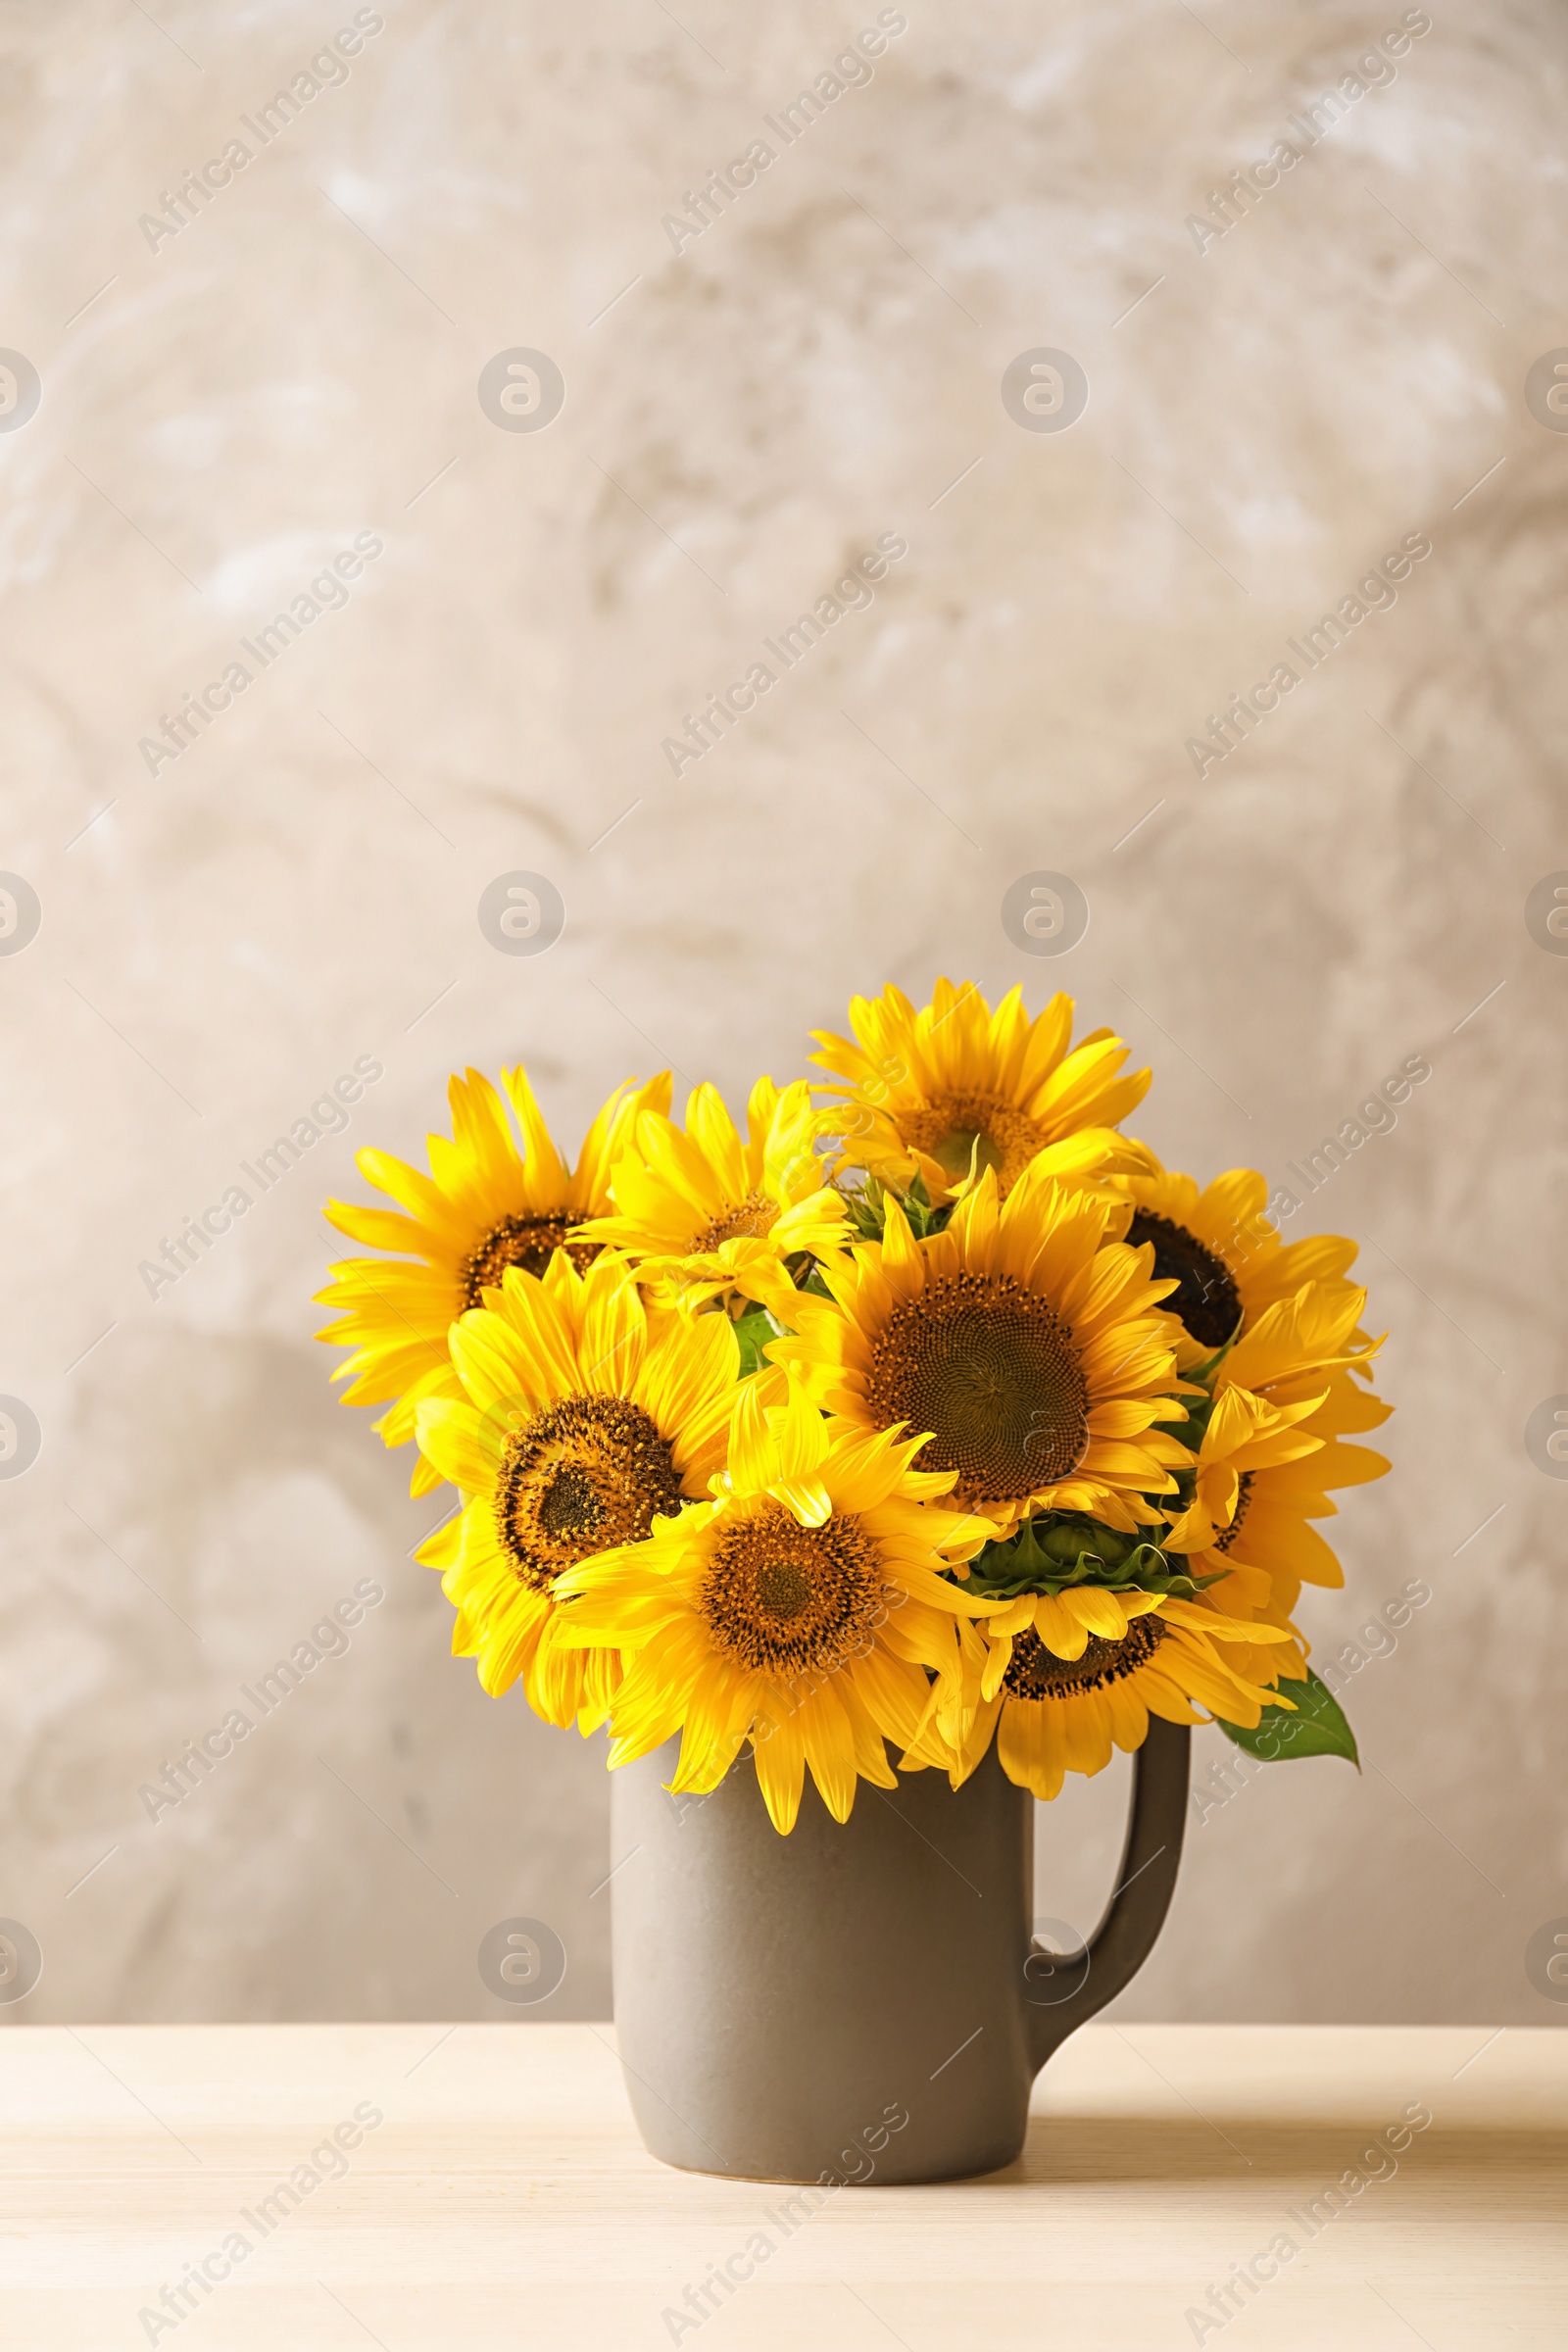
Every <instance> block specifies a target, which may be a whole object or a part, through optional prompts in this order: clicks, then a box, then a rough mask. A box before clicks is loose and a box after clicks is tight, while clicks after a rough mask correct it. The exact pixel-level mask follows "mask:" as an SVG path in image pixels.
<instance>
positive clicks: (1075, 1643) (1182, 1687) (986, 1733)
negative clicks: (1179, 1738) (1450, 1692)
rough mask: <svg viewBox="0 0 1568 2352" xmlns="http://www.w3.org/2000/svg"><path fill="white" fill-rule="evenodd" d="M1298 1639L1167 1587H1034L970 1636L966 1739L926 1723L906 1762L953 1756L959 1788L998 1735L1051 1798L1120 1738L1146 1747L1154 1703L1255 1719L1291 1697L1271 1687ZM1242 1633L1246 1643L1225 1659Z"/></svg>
mask: <svg viewBox="0 0 1568 2352" xmlns="http://www.w3.org/2000/svg"><path fill="white" fill-rule="evenodd" d="M1290 1640H1291V1638H1290V1636H1289V1635H1288V1634H1287V1633H1285V1632H1284V1631H1282V1630H1280V1629H1279V1628H1276V1627H1272V1626H1270V1627H1267V1628H1263V1627H1260V1626H1256V1625H1239V1624H1233V1623H1232V1622H1231V1621H1230V1620H1229V1619H1227V1618H1224V1617H1221V1616H1220V1615H1218V1614H1217V1612H1215V1611H1214V1610H1212V1609H1206V1610H1205V1609H1202V1608H1200V1607H1199V1606H1198V1605H1197V1604H1196V1603H1194V1602H1191V1601H1185V1600H1179V1599H1175V1598H1173V1597H1171V1596H1170V1595H1168V1594H1164V1593H1109V1592H1106V1591H1104V1590H1103V1589H1096V1588H1094V1587H1085V1586H1079V1587H1076V1588H1074V1589H1072V1590H1071V1591H1068V1592H1064V1593H1061V1594H1060V1596H1059V1597H1058V1598H1055V1599H1053V1598H1052V1597H1051V1596H1050V1595H1048V1594H1046V1593H1024V1594H1023V1595H1022V1597H1021V1598H1020V1599H1018V1600H1017V1601H1015V1602H1014V1603H1013V1604H1012V1606H1011V1607H1010V1608H1009V1609H1007V1610H1006V1611H1005V1612H1004V1613H1003V1614H1001V1615H996V1616H991V1617H988V1618H987V1619H986V1620H985V1622H984V1624H983V1625H981V1626H978V1627H976V1628H974V1629H973V1630H972V1631H971V1632H970V1633H969V1634H968V1635H967V1637H966V1642H965V1647H966V1650H967V1651H968V1653H969V1657H970V1661H971V1666H973V1664H974V1663H975V1662H976V1656H977V1653H978V1662H979V1704H978V1707H977V1709H976V1711H975V1714H974V1718H973V1722H972V1724H971V1726H970V1728H969V1730H968V1732H967V1734H966V1736H965V1737H964V1739H963V1740H961V1742H958V1743H956V1746H955V1747H953V1748H948V1747H946V1746H945V1745H944V1742H943V1740H942V1737H941V1728H940V1726H928V1727H927V1728H926V1730H925V1731H924V1732H923V1733H922V1735H921V1738H920V1739H919V1740H918V1741H917V1742H916V1743H915V1745H914V1747H913V1749H912V1751H911V1752H910V1753H909V1754H908V1755H907V1756H906V1757H905V1758H904V1762H905V1764H906V1765H907V1766H910V1767H914V1768H918V1767H919V1766H920V1765H922V1764H926V1765H936V1766H940V1767H944V1768H945V1769H946V1770H947V1771H948V1773H949V1776H950V1778H951V1779H952V1781H953V1785H954V1787H955V1788H958V1787H959V1786H960V1785H961V1784H962V1783H963V1782H964V1781H965V1780H967V1779H968V1777H969V1775H970V1773H972V1772H973V1771H974V1769H975V1767H976V1765H977V1764H979V1763H980V1761H981V1759H982V1758H983V1757H984V1755H985V1753H986V1750H987V1748H988V1747H989V1746H990V1745H991V1741H992V1738H993V1735H995V1738H996V1742H997V1755H998V1758H999V1759H1000V1761H1001V1764H1002V1769H1003V1771H1004V1772H1005V1774H1006V1776H1007V1778H1008V1780H1009V1781H1012V1782H1013V1783H1014V1784H1015V1785H1016V1786H1017V1787H1018V1788H1020V1789H1029V1790H1030V1792H1031V1794H1033V1795H1035V1796H1037V1797H1040V1798H1041V1799H1043V1800H1046V1801H1049V1800H1050V1799H1051V1798H1052V1797H1054V1796H1056V1795H1057V1794H1059V1792H1060V1789H1061V1784H1062V1777H1063V1775H1064V1774H1065V1773H1068V1772H1082V1773H1096V1772H1099V1771H1100V1770H1101V1769H1102V1767H1103V1765H1105V1764H1108V1763H1109V1761H1110V1751H1111V1748H1112V1746H1115V1747H1119V1748H1123V1749H1128V1750H1130V1749H1133V1748H1136V1747H1141V1746H1142V1744H1143V1742H1144V1739H1145V1737H1146V1735H1147V1733H1148V1730H1149V1718H1150V1716H1151V1715H1159V1716H1162V1717H1163V1718H1164V1719H1165V1721H1166V1722H1167V1723H1201V1722H1202V1721H1204V1720H1205V1718H1204V1717H1203V1716H1201V1715H1200V1714H1198V1713H1197V1711H1196V1709H1197V1708H1198V1707H1200V1706H1201V1707H1206V1708H1207V1709H1208V1710H1209V1713H1210V1714H1211V1715H1219V1716H1223V1718H1224V1720H1225V1721H1226V1722H1227V1723H1237V1724H1243V1725H1245V1726H1247V1727H1248V1728H1249V1729H1251V1728H1254V1727H1255V1726H1256V1724H1257V1722H1258V1719H1259V1716H1260V1714H1261V1712H1262V1709H1263V1708H1264V1707H1265V1706H1266V1705H1269V1704H1274V1705H1277V1706H1287V1707H1288V1706H1290V1705H1291V1703H1292V1702H1291V1701H1290V1700H1289V1699H1285V1698H1282V1697H1281V1696H1280V1694H1279V1692H1278V1691H1275V1690H1274V1689H1272V1688H1271V1685H1272V1683H1273V1681H1274V1680H1275V1679H1277V1676H1278V1674H1279V1673H1280V1672H1282V1671H1283V1672H1284V1673H1285V1674H1287V1675H1289V1674H1290V1672H1291V1668H1292V1664H1293V1662H1295V1661H1297V1660H1298V1653H1297V1652H1296V1650H1295V1648H1294V1646H1290ZM1233 1642H1240V1643H1244V1644H1246V1645H1247V1647H1246V1651H1245V1653H1235V1652H1233V1656H1232V1658H1231V1659H1227V1658H1226V1656H1225V1655H1223V1654H1222V1652H1223V1650H1224V1648H1225V1647H1226V1646H1227V1645H1228V1644H1230V1643H1233ZM1265 1643H1272V1644H1276V1645H1279V1646H1278V1656H1279V1660H1280V1663H1279V1665H1277V1666H1272V1665H1271V1666H1269V1667H1268V1669H1267V1680H1263V1681H1259V1680H1255V1679H1252V1675H1251V1673H1250V1672H1249V1670H1248V1668H1249V1665H1250V1660H1251V1659H1253V1658H1256V1657H1259V1656H1261V1655H1263V1654H1264V1653H1263V1650H1262V1647H1261V1645H1262V1644H1265ZM1243 1655H1245V1657H1246V1659H1247V1661H1248V1664H1247V1665H1244V1664H1243V1663H1242V1662H1241V1659H1242V1656H1243Z"/></svg>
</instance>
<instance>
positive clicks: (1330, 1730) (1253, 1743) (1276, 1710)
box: [1219, 1666, 1361, 1772]
mask: <svg viewBox="0 0 1568 2352" xmlns="http://www.w3.org/2000/svg"><path fill="white" fill-rule="evenodd" d="M1279 1687H1280V1689H1281V1690H1282V1691H1285V1693H1286V1694H1287V1696H1289V1697H1291V1698H1294V1699H1295V1701H1296V1712H1295V1713H1294V1714H1292V1713H1291V1712H1290V1710H1289V1709H1288V1708H1285V1707H1265V1708H1264V1709H1263V1712H1262V1715H1261V1717H1260V1718H1259V1721H1258V1726H1257V1729H1256V1731H1255V1732H1249V1731H1245V1730H1244V1729H1243V1728H1242V1726H1241V1725H1240V1724H1239V1723H1226V1722H1225V1721H1224V1719H1223V1718H1220V1723H1219V1728H1220V1730H1221V1731H1222V1732H1223V1733H1224V1735H1225V1737H1226V1739H1227V1740H1235V1742H1236V1744H1237V1746H1238V1747H1245V1748H1246V1750H1247V1752H1248V1754H1249V1755H1250V1756H1260V1757H1261V1758H1262V1759H1263V1761H1264V1763H1266V1764H1274V1763H1280V1764H1283V1763H1285V1762H1286V1761H1288V1760H1289V1759H1290V1758H1291V1757H1293V1756H1344V1757H1345V1758H1346V1759H1347V1761H1348V1762H1349V1763H1351V1764H1353V1765H1354V1766H1355V1768H1356V1770H1357V1772H1359V1771H1360V1769H1361V1759H1360V1757H1359V1755H1358V1754H1357V1753H1356V1747H1355V1734H1354V1733H1353V1732H1352V1731H1351V1729H1350V1727H1349V1725H1348V1723H1347V1721H1346V1719H1345V1712H1344V1710H1343V1708H1342V1707H1341V1705H1340V1702H1339V1700H1338V1699H1337V1698H1336V1697H1335V1695H1334V1693H1333V1691H1330V1689H1329V1688H1328V1686H1327V1684H1326V1683H1320V1682H1319V1681H1318V1678H1317V1676H1316V1675H1315V1674H1314V1673H1313V1672H1312V1669H1311V1667H1310V1666H1309V1667H1308V1668H1307V1670H1306V1680H1305V1682H1304V1683H1287V1682H1281V1684H1280V1686H1279Z"/></svg>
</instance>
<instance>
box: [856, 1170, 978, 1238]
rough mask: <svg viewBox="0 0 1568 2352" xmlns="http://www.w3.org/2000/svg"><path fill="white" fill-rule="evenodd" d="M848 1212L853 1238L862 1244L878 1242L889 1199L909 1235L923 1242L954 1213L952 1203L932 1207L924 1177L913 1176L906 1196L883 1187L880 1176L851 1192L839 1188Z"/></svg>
mask: <svg viewBox="0 0 1568 2352" xmlns="http://www.w3.org/2000/svg"><path fill="white" fill-rule="evenodd" d="M840 1190H841V1191H842V1193H843V1198H844V1201H845V1205H846V1207H847V1208H848V1210H849V1215H850V1223H851V1224H852V1225H853V1226H854V1228H855V1238H856V1240H857V1241H861V1242H879V1241H880V1240H881V1239H882V1236H883V1233H884V1232H885V1230H886V1227H887V1221H888V1211H887V1204H888V1202H889V1201H890V1200H891V1201H897V1202H898V1204H899V1206H900V1207H901V1208H902V1209H903V1211H904V1214H905V1218H906V1220H907V1224H908V1228H909V1231H910V1233H911V1234H912V1235H913V1236H914V1239H915V1240H916V1241H917V1242H923V1241H925V1240H926V1239H928V1237H929V1236H930V1235H931V1234H933V1233H940V1232H941V1231H942V1228H943V1226H944V1225H946V1223H947V1221H948V1219H949V1218H950V1217H951V1216H952V1214H953V1203H952V1201H943V1202H941V1203H940V1205H939V1206H937V1207H935V1208H933V1206H932V1205H931V1196H930V1194H929V1193H928V1192H927V1191H926V1186H925V1178H924V1177H923V1176H916V1178H915V1179H914V1182H913V1183H912V1184H911V1185H910V1187H909V1189H908V1191H907V1193H901V1192H900V1191H899V1189H898V1187H897V1185H892V1184H884V1183H883V1182H882V1180H881V1178H880V1177H879V1176H867V1177H866V1179H865V1181H864V1183H863V1184H860V1185H857V1186H856V1187H855V1188H854V1189H853V1190H851V1189H850V1187H848V1186H843V1187H841V1188H840Z"/></svg>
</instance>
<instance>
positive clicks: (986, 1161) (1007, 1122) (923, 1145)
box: [893, 1095, 1048, 1201]
mask: <svg viewBox="0 0 1568 2352" xmlns="http://www.w3.org/2000/svg"><path fill="white" fill-rule="evenodd" d="M893 1115H894V1117H895V1119H896V1120H897V1123H898V1129H899V1133H900V1135H901V1136H902V1137H903V1138H904V1141H905V1142H906V1143H907V1144H908V1145H910V1146H911V1147H912V1149H913V1150H914V1151H916V1152H925V1153H926V1154H927V1156H928V1157H929V1158H931V1159H934V1160H935V1161H936V1163H937V1165H938V1167H939V1168H941V1170H942V1171H943V1173H944V1175H946V1176H947V1177H948V1178H949V1179H950V1181H951V1182H953V1183H955V1184H956V1183H958V1182H959V1181H960V1179H961V1178H963V1177H965V1176H967V1175H968V1173H969V1163H970V1160H971V1158H972V1159H973V1162H974V1171H975V1174H976V1175H977V1176H980V1175H983V1174H984V1172H985V1170H986V1169H987V1168H995V1169H996V1171H997V1190H998V1192H999V1193H1000V1194H1001V1196H1002V1198H1003V1200H1004V1201H1005V1199H1006V1197H1007V1195H1008V1194H1009V1193H1010V1192H1011V1190H1012V1188H1013V1186H1014V1185H1015V1184H1016V1183H1017V1181H1018V1179H1019V1177H1020V1176H1021V1175H1022V1174H1023V1172H1024V1170H1025V1168H1026V1167H1027V1166H1028V1165H1029V1162H1030V1161H1031V1160H1032V1159H1033V1158H1034V1157H1035V1156H1036V1154H1037V1153H1038V1152H1043V1151H1044V1150H1045V1148H1046V1143H1047V1140H1048V1139H1047V1137H1046V1134H1045V1131H1044V1129H1043V1128H1040V1127H1037V1126H1036V1125H1035V1122H1034V1120H1033V1119H1030V1118H1026V1117H1025V1116H1024V1114H1023V1112H1022V1111H1021V1110H1018V1109H1017V1108H1015V1106H1014V1105H1013V1104H1012V1103H1002V1102H999V1101H998V1099H997V1097H996V1096H995V1095H933V1096H932V1098H931V1100H930V1102H929V1103H921V1104H920V1105H919V1106H918V1107H916V1108H912V1109H905V1108H904V1107H903V1106H902V1105H901V1106H900V1108H899V1109H898V1110H897V1111H896V1112H895V1113H894V1114H893Z"/></svg>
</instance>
